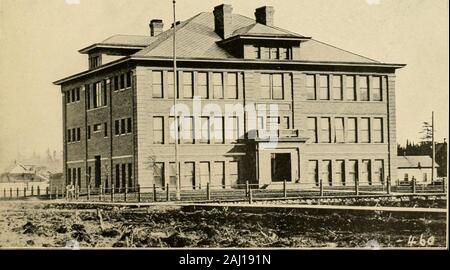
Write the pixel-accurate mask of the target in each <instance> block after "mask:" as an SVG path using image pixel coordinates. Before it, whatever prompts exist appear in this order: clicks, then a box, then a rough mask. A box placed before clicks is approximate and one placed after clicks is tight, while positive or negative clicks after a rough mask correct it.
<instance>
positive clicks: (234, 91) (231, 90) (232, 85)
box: [226, 73, 238, 99]
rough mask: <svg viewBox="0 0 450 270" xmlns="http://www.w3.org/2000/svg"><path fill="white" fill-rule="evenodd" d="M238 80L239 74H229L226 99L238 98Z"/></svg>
mask: <svg viewBox="0 0 450 270" xmlns="http://www.w3.org/2000/svg"><path fill="white" fill-rule="evenodd" d="M237 78H238V76H237V73H227V90H226V98H228V99H237V98H238V86H237Z"/></svg>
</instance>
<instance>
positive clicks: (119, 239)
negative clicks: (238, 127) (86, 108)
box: [0, 202, 446, 248]
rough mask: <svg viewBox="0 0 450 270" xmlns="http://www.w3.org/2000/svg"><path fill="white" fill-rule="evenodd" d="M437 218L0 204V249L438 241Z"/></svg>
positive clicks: (440, 221) (440, 222) (441, 237)
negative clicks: (99, 208) (98, 208)
mask: <svg viewBox="0 0 450 270" xmlns="http://www.w3.org/2000/svg"><path fill="white" fill-rule="evenodd" d="M445 233H446V220H445V216H442V215H440V216H433V217H431V216H424V215H422V216H420V215H419V216H417V215H416V216H414V217H408V216H405V215H398V216H396V215H393V214H383V213H379V212H376V213H373V214H364V215H361V214H358V215H354V214H351V213H340V214H338V213H334V214H317V213H314V214H313V213H311V212H294V211H287V210H285V211H280V210H273V211H265V212H263V213H255V212H245V211H240V212H236V211H231V210H229V209H228V208H221V209H213V210H196V211H191V210H186V211H185V210H182V209H181V208H180V207H178V206H165V207H163V206H158V207H149V208H135V209H130V208H118V207H114V208H111V209H101V210H97V209H70V208H66V207H60V206H55V205H48V204H42V203H39V202H35V203H30V202H27V203H24V202H22V203H21V202H0V248H1V247H3V248H14V247H39V248H41V247H60V248H61V247H74V246H75V247H77V246H78V245H79V247H81V248H83V247H101V248H110V247H122V248H126V247H128V248H130V247H156V248H158V247H163V248H167V247H221V248H227V247H238V248H245V247H250V248H251V247H260V248H264V247H299V248H314V247H331V248H339V247H345V248H349V247H350V248H351V247H370V248H386V247H388V248H389V247H445V244H446V242H445V239H446V235H445Z"/></svg>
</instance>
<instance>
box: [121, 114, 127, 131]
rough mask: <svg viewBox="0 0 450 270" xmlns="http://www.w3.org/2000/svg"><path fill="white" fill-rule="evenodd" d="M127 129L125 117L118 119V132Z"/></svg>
mask: <svg viewBox="0 0 450 270" xmlns="http://www.w3.org/2000/svg"><path fill="white" fill-rule="evenodd" d="M126 130H127V126H126V119H125V118H124V119H120V134H125V133H126Z"/></svg>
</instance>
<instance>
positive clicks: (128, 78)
mask: <svg viewBox="0 0 450 270" xmlns="http://www.w3.org/2000/svg"><path fill="white" fill-rule="evenodd" d="M131 77H132V72H131V71H128V72H127V83H126V87H127V88H128V87H131Z"/></svg>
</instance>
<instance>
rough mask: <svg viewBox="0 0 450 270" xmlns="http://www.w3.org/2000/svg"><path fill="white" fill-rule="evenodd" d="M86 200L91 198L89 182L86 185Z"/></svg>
mask: <svg viewBox="0 0 450 270" xmlns="http://www.w3.org/2000/svg"><path fill="white" fill-rule="evenodd" d="M87 200H88V201H90V200H91V185H90V184H88V185H87Z"/></svg>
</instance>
